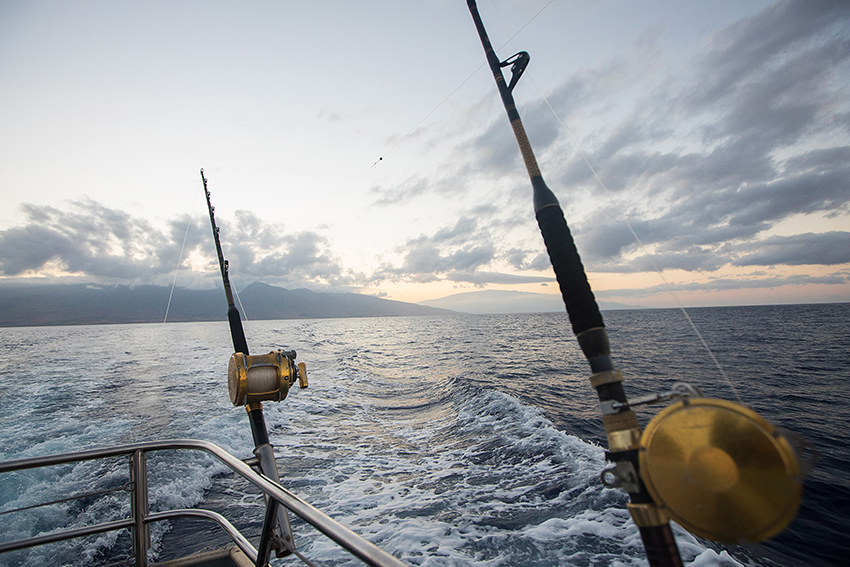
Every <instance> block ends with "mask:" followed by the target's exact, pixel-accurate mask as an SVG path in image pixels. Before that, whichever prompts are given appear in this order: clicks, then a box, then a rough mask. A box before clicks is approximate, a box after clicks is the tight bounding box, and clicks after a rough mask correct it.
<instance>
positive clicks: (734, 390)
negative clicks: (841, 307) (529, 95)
mask: <svg viewBox="0 0 850 567" xmlns="http://www.w3.org/2000/svg"><path fill="white" fill-rule="evenodd" d="M552 2H554V0H551V1H550V2H549V3H548V4H546V6H544V7H543V8H541V10H540V11H539V12H537V14H535V15H534V17H533V18H531V20H529V21H528V23H526V24H525V25H524V26H522V28H520V29H519V31H517V32H516V33H515V34H513V35H512V36H511V37H510V39H509V40H508V41H507V42H506V43H505V45H507V44H508V43H511V47H512V48H513V44H512V42H513V38H515V37H516V36H517V34H519V32H520V31H522V29H523V28H525V27H526V26H527V25H528V24H530V23H531V21H533V20H534V18H536V17H537V16H539V15H540V12H542V11H543V10H545V9H546V8H547V7H549V5H550V4H552ZM493 8H494V9H495V10H496V14H497V15H498V17H499V22H501V24H502V27H503V28H504V29H505V33H506V34H507V33H508V30H507V27H506V26H505V22H504V20H503V19H502V15H501V13H500V12H499V9H498V7H497V6H496V2H495V1H494V2H493ZM526 76H528V79H529V80H530V81H531V84H533V85H534V88H536V89H537V92H538V93H539V94H540V97H541V98H542V99H543V102H545V103H546V106H548V107H549V110H550V111H552V115H553V116H555V119H556V120H557V121H558V124H560V125H561V129H562V130H563V131H564V133H565V134H566V136H567V138H568V139H569V140H570V143H571V144H572V145H573V147H574V148H575V150H576V151H577V152H578V154H579V155H580V156H581V159H582V160H584V163H585V164H586V165H587V167H588V169H590V172H591V173H592V174H593V178H594V179H595V180H596V182H597V183H598V184H599V186H600V187H602V189H604V190H605V193H606V194H607V195H608V197H609V198H611V200H612V201H613V200H614V199H613V196H614V195H613V192H612V191H611V190H610V189H608V187H607V186H606V185H605V183H604V182H603V181H602V178H601V177H600V176H599V173H597V171H596V168H594V167H593V165H592V164H591V163H590V160H588V159H587V155H585V153H584V151H582V149H581V147H580V146H579V144H578V142H576V141H575V139H574V138H573V137H572V136H571V135H570V131H569V129H568V128H567V126H566V124H564V121H563V120H561V117H560V116H559V115H558V113H557V112H556V111H555V108H554V107H553V106H552V104H551V103H550V102H549V99H548V98H547V97H546V95H545V94H543V90H542V89H541V88H540V87H539V86H538V85H537V83H536V82H535V81H534V77H532V76H531V75H530V74H526ZM622 217H623V222H624V223H625V224H626V226H627V227H628V229H629V232H631V233H632V236H633V237H634V239H635V242H637V243H638V247H639V249H640V250H641V251H642V252H643V253H644V254H645V255H646V257H647V258H648V259H649V262H650V263H651V264H652V267H653V269H654V270H655V272H656V273H657V274H658V277H660V278H661V281H662V282H663V283H664V286H665V287H666V288H667V289H668V290H669V291H670V294H671V295H672V296H673V300H674V301H675V302H676V305H677V306H678V307H679V310H680V311H681V312H682V314H683V315H684V316H685V319H686V320H687V322H688V324H689V325H690V326H691V329H693V331H694V333H695V334H696V336H697V338H698V339H699V341H700V343H702V346H703V348H704V349H705V351H706V352H707V353H708V356H709V358H710V359H711V361H712V362H713V363H714V366H715V367H716V368H717V371H718V372H720V375H721V376H722V377H723V380H724V381H725V382H726V383H727V384H728V385H729V387H730V388H731V389H732V393H733V394H735V398H737V400H738V402H739V403H740V404H741V405H746V404H744V401H743V400H742V399H741V395H740V393H739V392H738V388H736V387H735V384H734V383H733V382H732V380H731V379H730V378H729V375H728V374H726V371H725V370H723V367H722V366H721V365H720V362H719V361H718V360H717V357H716V356H714V352H713V351H712V350H711V347H710V346H708V343H707V342H706V340H705V338H704V337H703V336H702V333H700V331H699V329H698V328H697V326H696V324H695V323H694V321H693V319H691V316H690V315H688V311H687V310H686V309H685V306H684V305H682V302H681V301H680V300H679V296H678V295H677V294H676V291H675V290H674V289H673V286H672V285H670V282H668V281H667V278H665V277H664V272H663V270H661V268H659V267H658V264H657V263H656V262H655V258H654V257H653V255H652V254H650V253H649V251H648V249H647V247H646V245H645V244H644V243H643V240H641V238H640V236H638V234H637V232H636V231H635V229H634V228H633V227H632V225H631V223H630V222H629V221H628V219H627V218H625V215H622Z"/></svg>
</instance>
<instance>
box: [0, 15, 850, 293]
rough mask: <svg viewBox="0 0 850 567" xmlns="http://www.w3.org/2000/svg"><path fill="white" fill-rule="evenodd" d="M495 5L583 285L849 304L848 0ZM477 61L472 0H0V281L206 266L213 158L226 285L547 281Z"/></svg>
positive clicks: (515, 156) (512, 155) (170, 273)
mask: <svg viewBox="0 0 850 567" xmlns="http://www.w3.org/2000/svg"><path fill="white" fill-rule="evenodd" d="M479 3H480V11H481V14H482V17H483V18H484V21H485V24H486V25H487V26H488V30H489V32H490V37H491V39H492V41H493V44H494V46H495V47H496V48H497V49H498V51H499V54H500V56H501V57H502V58H503V59H504V58H507V57H508V56H510V55H512V54H513V53H515V52H517V51H521V50H526V51H528V52H530V54H531V64H530V66H529V68H528V70H527V72H526V74H525V75H524V76H523V78H522V80H521V81H520V84H519V86H517V88H516V89H515V91H514V96H515V98H516V100H517V103H518V105H519V108H520V113H521V114H522V117H523V121H524V123H525V127H526V130H527V131H528V133H529V137H530V139H531V142H532V145H533V146H534V149H535V151H536V153H537V157H538V161H539V162H540V164H541V169H542V171H543V174H544V177H545V178H546V180H547V182H548V184H549V186H550V187H551V188H552V189H553V191H555V193H556V194H557V195H558V197H559V198H560V200H561V204H562V206H563V208H564V210H565V213H566V216H567V220H568V222H569V224H570V226H571V228H572V229H573V231H574V233H575V236H576V241H577V244H578V247H579V251H580V253H581V254H582V258H583V260H584V263H585V266H586V268H587V269H588V272H589V275H590V277H591V284H592V286H593V287H594V290H595V292H596V294H597V297H599V298H600V299H602V300H605V301H617V302H621V303H627V304H631V305H644V306H669V305H675V304H676V303H677V301H678V302H680V303H682V304H684V305H734V304H756V303H791V302H799V303H804V302H821V301H850V204H848V203H850V181H848V180H849V179H850V175H848V173H850V3H848V2H843V1H833V2H828V1H820V0H800V1H782V2H773V1H767V0H762V1H745V0H732V1H721V0H718V1H715V2H704V1H702V0H697V1H687V2H686V1H680V2H669V1H641V0H601V1H595V0H554V1H551V2H550V1H549V0H496V1H495V2H493V1H492V0H480V2H479ZM483 64H484V55H483V50H482V48H481V46H480V43H479V40H478V37H477V34H476V32H475V28H474V25H473V23H472V19H471V17H470V16H469V13H468V11H467V8H466V5H465V2H463V1H461V0H452V1H448V0H432V1H421V2H400V1H391V0H381V1H377V0H376V1H365V0H363V1H358V2H342V1H337V2H330V1H328V2H285V1H280V2H252V3H247V4H246V3H236V2H212V1H206V0H205V1H200V0H198V1H178V2H174V1H170V0H169V1H159V2H158V1H146V2H136V1H122V0H115V1H111V2H94V1H90V0H79V1H73V2H66V1H62V2H50V1H38V2H29V1H26V2H25V1H18V0H6V1H4V2H2V3H0V196H2V208H0V280H2V281H5V282H7V283H8V282H30V283H34V282H96V283H121V284H131V285H134V284H148V283H153V284H159V285H171V284H172V282H173V281H174V280H175V273H176V281H177V285H182V286H186V287H202V288H205V287H206V288H208V287H212V286H214V285H216V283H217V281H218V278H219V275H218V272H217V264H216V263H215V261H214V247H213V244H212V237H211V232H210V227H209V220H208V217H207V216H206V210H205V202H204V199H203V193H202V190H201V184H200V175H199V169H200V168H202V167H203V168H204V170H205V172H206V175H207V177H208V179H209V186H210V190H211V192H212V197H213V204H214V205H215V206H216V215H217V219H218V222H219V225H220V226H221V234H222V241H223V246H224V251H225V255H226V256H227V258H228V259H229V260H230V263H231V275H232V279H233V282H234V284H235V285H236V286H237V287H238V288H241V287H244V286H245V285H247V284H249V283H251V282H253V281H263V282H266V283H269V284H273V285H280V286H283V287H287V288H295V287H308V288H311V289H314V290H337V291H359V292H361V293H368V294H373V295H380V296H382V297H388V298H391V299H398V300H402V301H422V300H426V299H435V298H439V297H443V296H446V295H450V294H453V293H460V292H465V291H476V290H481V289H499V290H506V289H509V290H520V291H533V292H538V293H557V285H556V284H555V282H554V280H553V278H552V274H551V268H550V267H549V265H548V260H547V259H546V257H545V256H544V255H543V254H542V252H544V250H543V245H542V240H541V238H540V236H539V233H538V231H537V227H536V223H535V220H534V216H533V212H532V210H531V190H530V185H529V182H528V179H527V177H526V175H525V170H524V167H523V166H522V164H521V161H520V157H519V152H518V150H517V148H516V143H515V140H514V139H513V136H512V133H511V130H510V127H509V125H508V122H507V119H506V117H505V115H504V110H503V109H502V107H501V103H500V100H499V98H498V95H497V93H496V90H495V84H494V82H493V78H492V76H491V75H490V73H489V70H488V69H487V68H486V67H485V66H484V65H483ZM594 172H595V174H594ZM636 235H637V238H636ZM181 250H182V254H181ZM178 262H179V263H180V269H179V270H177V266H178ZM674 293H675V297H674V296H673V294H674Z"/></svg>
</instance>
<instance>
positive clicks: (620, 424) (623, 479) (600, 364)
mask: <svg viewBox="0 0 850 567" xmlns="http://www.w3.org/2000/svg"><path fill="white" fill-rule="evenodd" d="M467 5H468V6H469V11H470V13H471V14H472V19H473V20H474V21H475V27H476V28H477V29H478V35H479V36H480V37H481V43H482V45H483V46H484V52H485V53H486V55H487V62H488V64H489V65H490V70H491V71H492V72H493V77H494V78H495V79H496V85H497V86H498V88H499V94H500V95H501V97H502V102H503V103H504V105H505V110H506V111H507V113H508V119H509V120H510V123H511V128H512V129H513V132H514V135H515V136H516V140H517V143H518V144H519V149H520V152H521V153H522V158H523V161H524V162H525V167H526V169H527V170H528V175H529V177H530V178H531V186H532V188H533V204H534V214H535V216H536V217H537V224H538V226H539V227H540V232H541V234H542V235H543V241H544V243H545V245H546V250H547V251H548V253H549V259H550V260H551V262H552V267H553V268H554V270H555V276H556V278H557V280H558V285H559V287H560V290H561V295H562V296H563V299H564V303H565V305H566V308H567V314H568V315H569V318H570V323H571V324H572V328H573V332H574V333H575V335H576V338H577V339H578V342H579V345H580V346H581V349H582V352H583V353H584V355H585V357H587V361H588V362H589V363H590V369H591V371H592V373H593V374H592V376H591V377H590V383H591V385H592V386H593V387H594V388H595V389H596V392H597V394H598V396H599V403H600V406H601V407H602V408H617V409H616V410H610V411H605V410H604V409H603V416H602V423H603V425H604V427H605V432H606V434H607V437H608V452H607V453H606V458H607V459H608V460H609V461H611V462H612V463H614V465H615V470H616V473H614V474H615V475H616V477H617V478H618V481H617V485H618V486H620V487H621V488H623V489H625V490H626V492H628V494H629V498H630V499H631V502H630V503H629V505H628V508H629V512H630V513H631V516H632V519H633V520H634V522H635V524H636V525H637V526H638V528H639V529H640V535H641V538H642V539H643V544H644V548H645V549H646V555H647V559H648V560H649V564H650V565H652V566H653V567H676V566H681V565H682V559H681V557H680V555H679V549H678V547H677V546H676V540H675V539H674V538H673V532H672V530H671V529H670V524H669V521H668V518H667V516H666V514H665V513H664V511H663V510H661V509H660V508H659V506H657V505H656V503H655V502H654V501H653V499H652V497H651V495H650V494H649V492H648V490H647V488H646V486H645V485H644V483H643V481H642V480H641V477H640V475H639V474H638V471H639V455H638V450H639V447H640V439H641V429H640V424H639V423H638V420H637V416H636V415H635V413H634V411H633V410H632V409H631V408H630V407H629V405H628V400H627V399H626V394H625V391H624V390H623V384H622V381H623V375H622V373H621V372H620V371H619V370H617V369H616V368H615V367H614V363H613V361H612V359H611V349H610V345H609V342H608V333H607V331H606V330H605V324H604V322H603V321H602V314H601V313H600V312H599V306H598V305H597V303H596V299H595V298H594V296H593V292H592V291H591V289H590V284H589V283H588V281H587V275H586V274H585V271H584V266H583V265H582V263H581V258H580V257H579V253H578V250H577V249H576V245H575V242H574V241H573V237H572V235H571V234H570V229H569V227H568V226H567V221H566V219H565V218H564V212H563V210H562V209H561V205H560V204H559V203H558V199H557V197H555V194H554V193H553V192H552V191H551V190H550V189H549V187H548V186H547V185H546V182H545V181H544V180H543V176H542V175H541V173H540V168H539V167H538V165H537V160H536V159H535V157H534V152H533V151H532V149H531V144H530V143H529V141H528V136H527V135H526V133H525V129H524V128H523V125H522V121H521V119H520V116H519V112H518V111H517V108H516V104H515V103H514V98H513V94H512V91H513V88H514V87H515V86H516V84H517V81H518V80H519V78H520V76H521V75H522V73H523V72H524V71H525V68H526V66H527V65H528V62H529V60H530V57H529V55H528V53H526V52H524V51H522V52H520V53H517V54H516V55H513V56H511V57H509V58H508V59H506V60H505V61H500V60H499V58H498V57H497V56H496V53H495V51H494V50H493V46H492V45H491V44H490V39H489V38H488V37H487V31H486V30H485V29H484V24H483V22H482V21H481V16H480V15H479V13H478V7H477V6H476V4H475V0H467ZM509 65H510V66H511V82H510V84H508V83H506V82H505V77H504V75H503V74H502V68H503V67H507V66H509Z"/></svg>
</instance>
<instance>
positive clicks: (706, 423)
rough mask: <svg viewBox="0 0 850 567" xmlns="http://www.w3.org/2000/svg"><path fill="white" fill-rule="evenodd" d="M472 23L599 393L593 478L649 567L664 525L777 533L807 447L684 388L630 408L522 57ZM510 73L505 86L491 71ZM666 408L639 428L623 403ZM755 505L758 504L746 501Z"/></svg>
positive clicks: (812, 454)
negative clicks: (623, 498)
mask: <svg viewBox="0 0 850 567" xmlns="http://www.w3.org/2000/svg"><path fill="white" fill-rule="evenodd" d="M467 5H468V7H469V11H470V13H471V14H472V19H473V20H474V21H475V27H476V28H477V30H478V35H479V36H480V37H481V43H482V45H483V47H484V52H485V54H486V56H487V62H488V64H489V66H490V70H491V71H492V72H493V77H494V78H495V80H496V85H497V87H498V89H499V94H500V95H501V98H502V102H503V103H504V106H505V111H506V112H507V114H508V119H509V120H510V123H511V128H512V129H513V132H514V135H515V137H516V140H517V143H518V145H519V148H520V152H521V154H522V158H523V161H524V162H525V167H526V169H527V170H528V175H529V177H530V178H531V185H532V188H533V204H534V213H535V216H536V218H537V224H538V226H539V227H540V232H541V234H542V235H543V241H544V243H545V245H546V250H547V252H548V253H549V258H550V260H551V262H552V267H553V268H554V270H555V276H556V278H557V280H558V285H559V287H560V290H561V295H562V296H563V299H564V303H565V305H566V308H567V314H568V315H569V319H570V323H571V325H572V328H573V332H574V333H575V335H576V338H577V339H578V343H579V346H580V347H581V349H582V352H583V353H584V355H585V357H586V358H587V361H588V363H589V364H590V369H591V372H592V375H591V377H590V384H591V386H593V388H595V389H596V393H597V395H598V397H599V408H600V410H601V413H602V424H603V426H604V428H605V433H606V436H607V438H608V451H607V452H606V453H605V458H606V459H607V460H608V461H610V462H611V463H613V467H611V468H608V469H606V470H604V471H602V474H601V480H602V483H603V484H604V485H605V486H606V487H609V488H621V489H623V490H625V491H626V492H627V493H628V495H629V499H630V503H629V504H628V505H627V507H628V510H629V513H630V515H631V517H632V520H633V521H634V523H635V525H637V526H638V528H639V530H640V535H641V539H642V540H643V544H644V549H645V550H646V555H647V559H648V560H649V564H650V565H651V566H652V567H678V566H681V565H682V559H681V556H680V554H679V550H678V547H677V545H676V540H675V539H674V538H673V532H672V530H671V528H670V523H669V520H670V519H671V518H672V519H673V520H676V522H677V523H678V524H680V525H681V526H682V527H684V528H685V529H687V530H688V531H690V532H691V533H694V534H696V535H698V536H701V537H704V538H707V539H710V540H713V541H717V542H721V543H732V544H747V543H756V542H759V541H762V540H765V539H768V538H770V537H773V536H774V535H776V534H778V533H779V532H781V531H782V530H784V529H785V527H787V526H788V524H789V523H790V522H791V520H792V519H793V518H794V516H795V515H796V513H797V509H798V508H799V505H800V501H801V499H802V482H803V479H804V478H805V476H806V475H807V474H808V472H809V470H811V467H812V466H813V465H814V462H815V460H816V457H817V454H816V451H815V450H814V447H813V446H812V445H811V444H810V443H808V442H807V441H805V440H804V439H802V438H801V437H799V436H798V435H796V434H794V433H792V432H790V431H787V430H784V429H781V428H778V427H774V426H773V425H771V424H770V423H768V422H767V421H766V420H765V419H764V418H762V417H761V416H760V415H758V414H757V413H756V412H754V411H753V410H751V409H750V408H747V407H744V406H742V405H739V404H735V403H732V402H729V401H727V400H720V399H712V398H705V397H703V395H702V393H701V392H700V391H699V390H698V389H697V388H694V387H692V386H690V385H689V384H686V383H683V382H679V383H677V384H674V386H673V389H672V390H671V391H670V392H665V393H662V394H651V395H648V396H643V397H641V398H636V399H633V400H631V401H629V400H628V399H627V397H626V394H625V391H624V389H623V375H622V373H621V372H620V371H619V370H617V369H616V368H615V367H614V363H613V361H612V359H611V348H610V344H609V341H608V333H607V331H606V330H605V324H604V322H603V320H602V314H601V313H600V311H599V306H598V305H597V303H596V299H595V298H594V296H593V292H592V291H591V289H590V284H589V283H588V280H587V275H586V274H585V271H584V266H583V265H582V263H581V258H580V257H579V254H578V250H577V249H576V246H575V242H574V241H573V237H572V235H571V234H570V229H569V227H568V226H567V222H566V219H565V218H564V212H563V210H562V209H561V206H560V204H559V203H558V199H557V197H555V194H554V193H553V192H552V191H551V190H550V189H549V187H548V186H547V185H546V182H545V181H544V180H543V176H542V175H541V173H540V168H539V166H538V165H537V160H536V159H535V157H534V152H533V151H532V149H531V144H530V142H529V140H528V136H527V135H526V133H525V129H524V128H523V125H522V121H521V119H520V116H519V112H518V111H517V108H516V104H515V103H514V99H513V94H512V93H513V89H514V87H515V86H516V84H517V82H518V81H519V78H520V77H521V76H522V74H523V73H524V72H525V69H526V67H527V66H528V63H529V61H530V56H529V55H528V53H526V52H524V51H521V52H519V53H517V54H515V55H513V56H511V57H509V58H508V59H506V60H505V61H499V58H498V57H497V56H496V53H495V51H494V50H493V46H492V45H491V44H490V40H489V38H488V37H487V32H486V30H485V29H484V24H483V22H482V21H481V16H480V15H479V13H478V8H477V6H476V4H475V0H467ZM507 66H510V67H511V81H510V83H506V82H505V77H504V75H503V74H502V68H504V67H507ZM666 401H671V402H675V403H673V405H671V406H669V407H667V408H665V409H664V410H662V411H661V412H659V413H658V414H657V415H656V416H655V417H654V418H653V419H652V420H651V421H650V423H649V424H648V425H647V427H646V430H645V431H643V432H642V431H641V427H640V424H639V423H638V420H637V416H636V415H635V413H634V411H633V410H632V408H633V407H635V406H638V405H643V404H653V403H658V402H666ZM756 503H757V504H756Z"/></svg>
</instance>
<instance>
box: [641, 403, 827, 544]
mask: <svg viewBox="0 0 850 567" xmlns="http://www.w3.org/2000/svg"><path fill="white" fill-rule="evenodd" d="M791 435H792V434H789V433H788V432H783V431H780V430H779V429H777V428H776V427H774V426H773V425H771V424H770V423H768V422H767V421H766V420H765V419H764V418H762V417H761V416H760V415H758V414H757V413H756V412H754V411H752V410H750V409H748V408H745V407H743V406H741V405H738V404H735V403H732V402H728V401H726V400H719V399H711V398H696V399H687V398H686V399H684V400H683V401H680V402H677V403H675V404H673V405H671V406H669V407H667V408H665V409H664V410H662V411H661V412H660V413H659V414H658V415H656V416H655V418H653V419H652V421H650V423H649V425H648V426H647V427H646V430H645V431H644V432H643V435H642V437H641V441H640V451H639V461H640V476H641V478H642V480H643V482H644V484H645V485H646V488H647V490H648V491H649V493H650V494H651V495H652V498H653V499H654V500H655V502H656V504H657V505H658V506H659V507H660V508H661V509H662V510H664V511H665V512H666V513H667V514H668V515H669V516H670V517H671V518H672V519H674V520H675V521H676V522H678V523H679V524H680V525H681V526H682V527H684V528H685V529H687V530H688V531H690V532H691V533H694V534H696V535H698V536H700V537H704V538H707V539H710V540H712V541H717V542H721V543H732V544H745V543H755V542H758V541H762V540H765V539H768V538H770V537H773V536H775V535H777V534H778V533H779V532H781V531H782V530H783V529H785V527H786V526H787V525H788V524H789V523H790V522H791V520H792V519H793V518H794V516H795V515H796V513H797V509H798V507H799V506H800V501H801V499H802V482H803V477H804V476H805V474H806V472H808V471H807V468H808V467H810V465H811V464H812V462H813V459H811V460H810V461H808V462H806V461H804V460H803V459H802V455H801V453H802V449H801V447H800V445H799V442H800V441H801V440H798V439H796V438H795V437H791ZM789 439H790V441H789Z"/></svg>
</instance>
